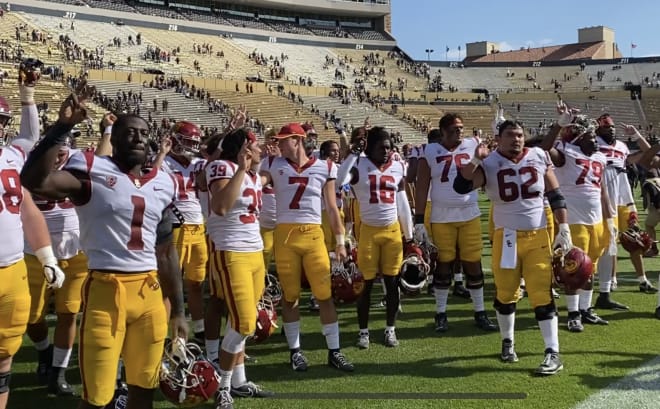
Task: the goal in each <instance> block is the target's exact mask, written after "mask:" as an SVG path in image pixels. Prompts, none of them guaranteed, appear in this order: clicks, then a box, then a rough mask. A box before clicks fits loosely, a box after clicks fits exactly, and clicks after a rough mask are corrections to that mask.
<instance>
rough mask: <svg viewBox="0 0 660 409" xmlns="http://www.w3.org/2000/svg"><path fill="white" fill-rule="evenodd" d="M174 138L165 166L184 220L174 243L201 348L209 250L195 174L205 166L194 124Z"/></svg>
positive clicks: (179, 128) (182, 124)
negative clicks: (200, 156) (173, 178)
mask: <svg viewBox="0 0 660 409" xmlns="http://www.w3.org/2000/svg"><path fill="white" fill-rule="evenodd" d="M171 134H172V136H171V140H172V148H171V150H170V152H169V154H168V155H167V156H166V157H165V160H164V161H163V165H162V166H163V169H164V170H165V171H166V172H168V173H170V174H172V175H173V176H174V177H175V178H176V181H177V185H178V187H179V192H178V195H177V199H176V201H175V202H174V207H175V208H176V209H178V210H179V212H180V214H181V216H183V222H182V223H181V224H180V225H179V224H175V225H174V227H175V228H174V243H175V244H176V247H177V253H178V254H179V260H180V264H181V270H183V275H184V277H183V278H184V283H185V288H186V293H187V304H188V310H189V311H190V316H191V317H192V330H193V335H194V338H193V339H194V341H195V342H196V343H197V344H198V345H203V344H204V339H205V338H204V302H203V300H202V284H203V283H204V280H205V279H206V262H207V260H208V249H207V246H206V236H205V231H204V230H205V229H204V216H203V215H202V208H201V205H200V200H199V198H198V197H197V191H196V187H195V176H196V174H195V172H199V171H200V170H201V168H200V166H201V164H202V162H203V159H202V158H199V157H197V155H198V154H199V145H200V143H201V134H202V133H201V130H200V129H199V127H198V126H197V125H195V124H194V123H192V122H188V121H179V122H177V123H175V124H174V126H173V127H172V132H171ZM175 220H176V219H175Z"/></svg>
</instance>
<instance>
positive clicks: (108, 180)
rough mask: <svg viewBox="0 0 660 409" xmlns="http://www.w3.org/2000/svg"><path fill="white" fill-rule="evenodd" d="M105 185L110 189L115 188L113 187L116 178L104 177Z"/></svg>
mask: <svg viewBox="0 0 660 409" xmlns="http://www.w3.org/2000/svg"><path fill="white" fill-rule="evenodd" d="M105 184H106V185H108V187H110V188H112V187H115V185H116V184H117V178H116V177H114V176H106V177H105Z"/></svg>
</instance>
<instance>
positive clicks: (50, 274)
mask: <svg viewBox="0 0 660 409" xmlns="http://www.w3.org/2000/svg"><path fill="white" fill-rule="evenodd" d="M44 277H46V286H47V287H48V288H52V289H53V290H57V289H58V288H62V284H64V271H62V269H61V268H60V267H59V266H58V265H57V264H46V265H44Z"/></svg>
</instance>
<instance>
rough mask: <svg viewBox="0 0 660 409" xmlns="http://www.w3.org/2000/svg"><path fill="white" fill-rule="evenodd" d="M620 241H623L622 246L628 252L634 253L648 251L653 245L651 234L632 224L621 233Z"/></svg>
mask: <svg viewBox="0 0 660 409" xmlns="http://www.w3.org/2000/svg"><path fill="white" fill-rule="evenodd" d="M619 241H620V242H621V247H623V248H624V249H626V251H627V252H628V253H634V252H636V251H642V252H647V251H648V250H649V249H650V248H651V246H652V245H653V239H652V238H651V236H649V234H648V233H647V232H645V231H644V230H642V229H640V228H639V227H638V226H631V227H629V228H628V229H626V230H625V231H622V232H621V233H619Z"/></svg>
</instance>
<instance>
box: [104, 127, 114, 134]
mask: <svg viewBox="0 0 660 409" xmlns="http://www.w3.org/2000/svg"><path fill="white" fill-rule="evenodd" d="M110 134H112V125H109V126H106V127H105V131H103V135H110Z"/></svg>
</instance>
